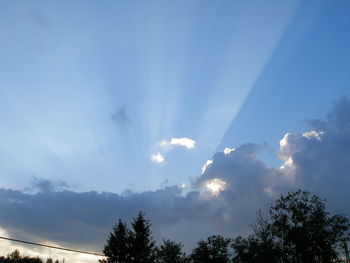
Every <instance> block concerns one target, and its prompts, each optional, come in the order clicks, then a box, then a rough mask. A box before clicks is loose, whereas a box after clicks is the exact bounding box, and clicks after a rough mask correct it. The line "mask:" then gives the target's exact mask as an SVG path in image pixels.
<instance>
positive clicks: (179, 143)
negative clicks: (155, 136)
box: [160, 137, 196, 150]
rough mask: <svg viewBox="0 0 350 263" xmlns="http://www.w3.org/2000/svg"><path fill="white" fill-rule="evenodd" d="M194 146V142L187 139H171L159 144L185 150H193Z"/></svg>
mask: <svg viewBox="0 0 350 263" xmlns="http://www.w3.org/2000/svg"><path fill="white" fill-rule="evenodd" d="M195 144H196V141H195V140H192V139H189V138H185V137H182V138H171V140H170V141H162V142H161V143H160V145H161V146H183V147H186V148H187V149H189V150H191V149H193V148H194V146H195Z"/></svg>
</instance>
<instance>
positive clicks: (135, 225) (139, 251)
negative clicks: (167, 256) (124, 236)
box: [130, 212, 155, 263]
mask: <svg viewBox="0 0 350 263" xmlns="http://www.w3.org/2000/svg"><path fill="white" fill-rule="evenodd" d="M131 225H132V231H131V235H130V254H131V262H135V263H151V262H154V259H155V242H154V241H153V238H152V235H151V234H152V232H151V224H150V222H149V221H148V220H146V219H145V215H144V213H142V212H139V214H138V216H137V217H136V218H134V221H133V222H132V223H131Z"/></svg>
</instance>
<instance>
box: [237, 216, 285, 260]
mask: <svg viewBox="0 0 350 263" xmlns="http://www.w3.org/2000/svg"><path fill="white" fill-rule="evenodd" d="M253 233H254V234H253V235H250V236H249V237H248V238H242V237H240V236H239V237H237V238H236V239H234V240H233V242H232V247H233V249H234V251H235V252H236V254H237V255H238V256H237V257H236V259H239V261H240V262H245V263H265V262H271V263H272V262H278V260H279V258H280V254H281V251H280V249H279V246H278V244H277V243H276V242H275V239H274V237H273V233H272V227H271V225H270V224H269V222H268V220H267V219H266V218H265V217H264V216H263V215H262V212H261V211H258V216H257V222H256V224H255V226H254V227H253Z"/></svg>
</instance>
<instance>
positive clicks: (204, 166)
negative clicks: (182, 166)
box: [202, 160, 213, 174]
mask: <svg viewBox="0 0 350 263" xmlns="http://www.w3.org/2000/svg"><path fill="white" fill-rule="evenodd" d="M212 163H213V160H207V161H206V162H205V164H204V165H203V167H202V174H204V173H205V171H206V170H207V169H208V168H209V167H210V165H211V164H212Z"/></svg>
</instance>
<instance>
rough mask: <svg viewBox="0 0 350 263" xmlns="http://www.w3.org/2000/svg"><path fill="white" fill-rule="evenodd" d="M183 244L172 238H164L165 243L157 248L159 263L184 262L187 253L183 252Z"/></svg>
mask: <svg viewBox="0 0 350 263" xmlns="http://www.w3.org/2000/svg"><path fill="white" fill-rule="evenodd" d="M182 248H183V245H182V244H181V243H176V242H174V241H171V240H163V244H162V245H160V247H159V248H157V252H156V261H157V263H184V262H185V258H186V256H185V253H183V252H182Z"/></svg>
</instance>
